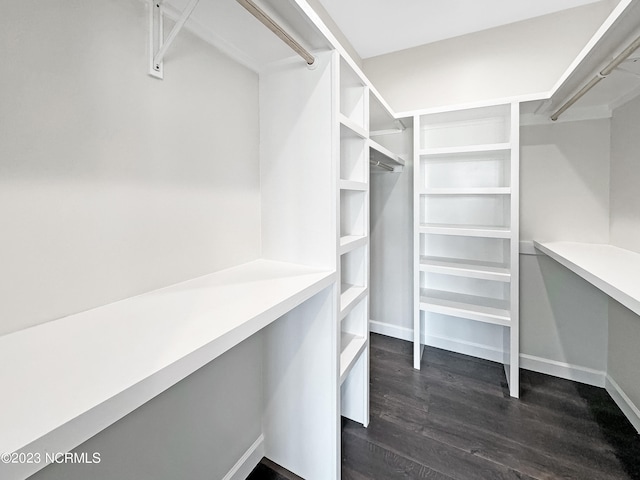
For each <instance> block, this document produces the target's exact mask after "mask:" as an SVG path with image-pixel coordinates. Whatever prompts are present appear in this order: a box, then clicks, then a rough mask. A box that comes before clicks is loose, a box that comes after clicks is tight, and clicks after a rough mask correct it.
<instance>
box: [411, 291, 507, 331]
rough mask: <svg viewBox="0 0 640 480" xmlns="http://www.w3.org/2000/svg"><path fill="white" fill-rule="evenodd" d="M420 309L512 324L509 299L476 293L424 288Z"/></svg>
mask: <svg viewBox="0 0 640 480" xmlns="http://www.w3.org/2000/svg"><path fill="white" fill-rule="evenodd" d="M420 309H421V310H424V311H426V312H433V313H440V314H442V315H451V316H454V317H461V318H466V319H469V320H476V321H478V322H484V323H493V324H496V325H503V326H509V325H510V324H511V313H510V312H509V302H508V301H505V300H496V299H493V298H487V297H478V296H475V295H465V294H462V293H453V292H444V291H441V290H429V289H422V290H421V291H420Z"/></svg>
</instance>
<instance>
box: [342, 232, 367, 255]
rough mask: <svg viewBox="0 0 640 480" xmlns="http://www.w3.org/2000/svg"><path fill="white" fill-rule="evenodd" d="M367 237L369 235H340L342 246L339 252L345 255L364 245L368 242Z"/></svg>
mask: <svg viewBox="0 0 640 480" xmlns="http://www.w3.org/2000/svg"><path fill="white" fill-rule="evenodd" d="M367 239H368V237H366V236H365V235H345V236H344V237H340V248H339V252H338V253H339V254H340V255H344V254H345V253H349V252H350V251H352V250H355V249H356V248H358V247H362V246H363V245H366V244H367Z"/></svg>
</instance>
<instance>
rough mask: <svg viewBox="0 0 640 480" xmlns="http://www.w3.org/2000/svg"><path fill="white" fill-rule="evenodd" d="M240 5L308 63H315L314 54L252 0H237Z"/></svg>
mask: <svg viewBox="0 0 640 480" xmlns="http://www.w3.org/2000/svg"><path fill="white" fill-rule="evenodd" d="M237 1H238V3H239V4H240V5H242V6H243V7H244V8H246V9H247V11H248V12H249V13H250V14H251V15H253V16H254V17H256V18H257V19H258V20H259V21H260V22H261V23H262V24H263V25H265V26H266V27H267V28H268V29H269V30H271V31H272V32H273V33H275V34H276V35H277V36H278V37H279V38H280V40H282V41H283V42H284V43H286V44H287V45H289V46H290V47H291V48H292V49H293V50H294V51H295V52H296V53H297V54H298V55H300V56H301V57H302V58H303V59H304V60H305V62H307V64H308V65H313V62H315V61H316V59H315V58H314V56H313V55H311V54H310V53H309V52H308V51H307V50H305V49H304V47H303V46H302V45H300V44H299V43H298V42H297V41H296V40H295V39H294V38H293V37H292V36H291V35H289V34H288V33H287V32H286V31H285V30H284V29H283V28H282V27H281V26H280V25H278V24H277V23H276V22H275V21H274V20H273V19H272V18H271V17H270V16H269V15H267V14H266V13H265V12H264V11H263V10H262V9H261V8H260V7H258V6H257V5H256V4H255V3H253V1H252V0H237Z"/></svg>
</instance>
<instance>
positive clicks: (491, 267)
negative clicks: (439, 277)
mask: <svg viewBox="0 0 640 480" xmlns="http://www.w3.org/2000/svg"><path fill="white" fill-rule="evenodd" d="M420 271H422V272H429V273H441V274H444V275H454V276H459V277H467V278H479V279H483V280H494V281H496V282H509V281H510V280H511V273H510V271H509V268H508V267H507V266H506V265H504V264H501V263H495V262H478V261H473V260H460V259H456V258H444V257H427V256H422V257H420Z"/></svg>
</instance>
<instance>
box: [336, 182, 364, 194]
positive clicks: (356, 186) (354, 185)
mask: <svg viewBox="0 0 640 480" xmlns="http://www.w3.org/2000/svg"><path fill="white" fill-rule="evenodd" d="M339 184H340V190H353V191H356V192H366V191H367V189H368V188H369V185H368V184H367V183H366V182H356V181H354V180H340V182H339Z"/></svg>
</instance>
